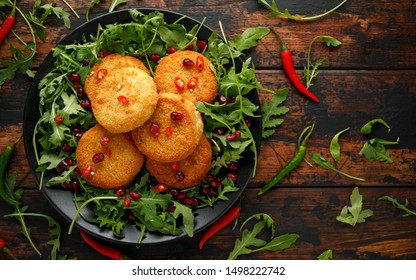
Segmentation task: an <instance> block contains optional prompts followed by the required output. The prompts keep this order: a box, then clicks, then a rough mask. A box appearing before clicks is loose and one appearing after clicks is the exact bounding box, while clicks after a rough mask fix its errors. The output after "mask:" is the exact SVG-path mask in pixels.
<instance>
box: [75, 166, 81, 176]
mask: <svg viewBox="0 0 416 280" xmlns="http://www.w3.org/2000/svg"><path fill="white" fill-rule="evenodd" d="M74 174H75V175H76V176H77V177H82V173H81V170H79V168H78V167H75V169H74Z"/></svg>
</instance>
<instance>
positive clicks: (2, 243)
mask: <svg viewBox="0 0 416 280" xmlns="http://www.w3.org/2000/svg"><path fill="white" fill-rule="evenodd" d="M0 250H1V251H3V252H4V253H6V254H7V255H9V257H11V258H12V259H14V260H16V257H15V256H14V255H13V253H12V252H11V251H10V249H9V248H8V247H7V243H6V241H4V240H3V239H0Z"/></svg>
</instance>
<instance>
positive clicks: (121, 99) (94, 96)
mask: <svg viewBox="0 0 416 280" xmlns="http://www.w3.org/2000/svg"><path fill="white" fill-rule="evenodd" d="M109 71H110V72H109V74H108V75H107V76H105V77H104V78H103V79H102V80H101V81H100V82H99V84H98V85H97V87H98V88H97V89H95V90H94V91H93V92H90V93H88V97H89V98H90V101H91V108H92V111H93V113H94V116H95V118H96V119H97V121H98V123H100V124H101V125H102V126H103V127H104V128H105V129H107V130H108V131H110V132H112V133H122V132H128V131H131V130H133V129H135V128H136V127H139V126H140V125H142V124H143V123H144V122H145V121H147V120H148V119H149V118H150V117H151V115H152V114H153V112H154V110H155V108H156V105H157V100H158V93H157V89H156V85H155V83H154V81H153V78H152V77H151V76H150V75H148V74H147V73H145V72H144V71H143V70H140V69H138V68H133V67H123V68H119V69H113V70H109ZM110 73H111V74H110Z"/></svg>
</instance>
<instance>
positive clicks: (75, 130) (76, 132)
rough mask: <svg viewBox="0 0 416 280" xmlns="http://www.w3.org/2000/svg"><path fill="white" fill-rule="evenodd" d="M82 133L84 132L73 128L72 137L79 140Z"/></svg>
mask: <svg viewBox="0 0 416 280" xmlns="http://www.w3.org/2000/svg"><path fill="white" fill-rule="evenodd" d="M84 132H85V131H84V130H83V129H81V128H74V129H73V130H72V135H74V136H75V137H77V138H81V137H82V135H84Z"/></svg>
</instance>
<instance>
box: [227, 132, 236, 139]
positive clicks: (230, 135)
mask: <svg viewBox="0 0 416 280" xmlns="http://www.w3.org/2000/svg"><path fill="white" fill-rule="evenodd" d="M236 138H237V137H236V136H235V134H234V133H230V134H228V135H227V136H225V139H226V140H227V141H234V140H235V139H236Z"/></svg>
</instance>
